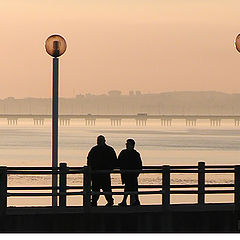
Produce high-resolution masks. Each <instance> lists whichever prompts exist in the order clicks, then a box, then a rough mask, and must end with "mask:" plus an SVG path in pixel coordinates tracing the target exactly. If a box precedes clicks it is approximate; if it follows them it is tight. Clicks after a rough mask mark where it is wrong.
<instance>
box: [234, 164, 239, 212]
mask: <svg viewBox="0 0 240 240" xmlns="http://www.w3.org/2000/svg"><path fill="white" fill-rule="evenodd" d="M234 203H235V207H236V208H238V210H239V206H240V165H236V166H235V168H234Z"/></svg>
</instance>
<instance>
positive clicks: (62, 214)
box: [0, 204, 238, 233]
mask: <svg viewBox="0 0 240 240" xmlns="http://www.w3.org/2000/svg"><path fill="white" fill-rule="evenodd" d="M237 225H238V214H237V212H236V211H235V210H234V205H233V204H206V205H204V206H202V207H200V206H197V205H171V206H170V207H169V208H168V209H164V208H163V207H162V206H138V207H117V206H114V207H94V208H91V209H90V211H89V212H86V211H84V209H83V208H82V207H66V208H63V209H60V208H56V209H53V208H50V207H28V208H14V207H10V208H8V209H7V212H6V214H5V215H1V216H0V232H8V233H13V232H18V233H20V232H22V233H32V232H37V233H63V232H65V233H81V232H82V233H166V232H171V233H176V232H183V233H194V232H197V233H199V232H205V233H210V232H213V233H218V232H227V233H230V232H238V226H237Z"/></svg>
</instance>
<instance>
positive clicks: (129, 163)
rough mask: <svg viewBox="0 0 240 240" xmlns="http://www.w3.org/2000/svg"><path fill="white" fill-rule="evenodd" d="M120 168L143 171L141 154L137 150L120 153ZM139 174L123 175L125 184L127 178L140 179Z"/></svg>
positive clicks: (125, 150)
mask: <svg viewBox="0 0 240 240" xmlns="http://www.w3.org/2000/svg"><path fill="white" fill-rule="evenodd" d="M118 166H119V167H120V170H134V169H142V160H141V157H140V154H139V152H137V151H136V150H135V149H133V150H130V151H129V150H127V149H124V150H122V151H121V152H120V154H119V156H118ZM138 175H139V173H122V174H121V176H122V180H123V182H124V180H125V178H126V177H130V176H131V177H138Z"/></svg>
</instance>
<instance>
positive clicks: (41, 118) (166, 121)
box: [0, 113, 240, 127]
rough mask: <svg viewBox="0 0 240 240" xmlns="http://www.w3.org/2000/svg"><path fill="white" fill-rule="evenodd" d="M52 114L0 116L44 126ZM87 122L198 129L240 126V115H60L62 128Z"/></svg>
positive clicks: (9, 123)
mask: <svg viewBox="0 0 240 240" xmlns="http://www.w3.org/2000/svg"><path fill="white" fill-rule="evenodd" d="M51 118H52V116H51V115H50V114H0V119H6V120H7V123H8V125H17V124H18V122H19V120H22V119H25V120H26V119H32V120H33V124H34V125H37V126H40V125H44V123H45V120H46V119H51ZM80 119H82V120H85V125H86V126H95V125H96V124H97V121H98V120H101V119H105V120H109V124H110V125H111V126H121V125H122V124H123V120H126V119H128V120H129V119H130V120H135V122H136V126H146V125H147V122H148V121H150V120H159V125H160V126H172V125H174V120H185V125H186V126H191V127H196V126H197V125H198V122H199V120H208V121H209V126H212V127H220V126H221V124H222V121H223V120H231V121H232V123H233V126H236V127H238V126H240V115H214V114H195V115H194V114H159V115H148V114H146V113H138V114H135V115H128V114H72V115H59V124H60V126H70V125H71V121H72V120H80Z"/></svg>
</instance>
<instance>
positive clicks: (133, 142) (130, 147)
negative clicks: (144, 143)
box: [126, 138, 135, 150]
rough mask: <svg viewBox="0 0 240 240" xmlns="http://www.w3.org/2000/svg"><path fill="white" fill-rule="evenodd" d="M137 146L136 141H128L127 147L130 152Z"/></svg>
mask: <svg viewBox="0 0 240 240" xmlns="http://www.w3.org/2000/svg"><path fill="white" fill-rule="evenodd" d="M134 146H135V141H134V140H133V139H130V138H129V139H127V142H126V147H127V149H128V150H133V149H134Z"/></svg>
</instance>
